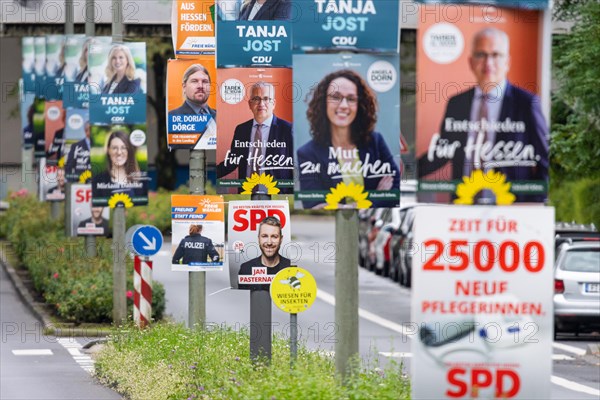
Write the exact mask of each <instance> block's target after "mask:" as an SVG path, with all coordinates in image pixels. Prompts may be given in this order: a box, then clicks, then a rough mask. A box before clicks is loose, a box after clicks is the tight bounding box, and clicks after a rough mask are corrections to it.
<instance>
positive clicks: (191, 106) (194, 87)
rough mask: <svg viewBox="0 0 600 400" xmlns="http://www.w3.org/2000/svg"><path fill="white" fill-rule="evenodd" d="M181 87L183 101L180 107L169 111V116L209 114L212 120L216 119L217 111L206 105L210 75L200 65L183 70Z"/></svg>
mask: <svg viewBox="0 0 600 400" xmlns="http://www.w3.org/2000/svg"><path fill="white" fill-rule="evenodd" d="M181 87H182V88H183V93H184V95H185V101H184V102H183V104H182V105H181V106H179V107H177V108H175V109H173V110H170V111H169V115H196V114H210V116H211V117H212V118H213V119H215V118H217V110H214V109H212V108H211V107H210V106H209V105H208V104H207V101H208V96H209V95H210V75H209V74H208V70H207V69H206V68H204V66H203V65H202V64H192V65H190V66H189V67H188V68H187V69H186V70H185V72H184V73H183V79H182V83H181Z"/></svg>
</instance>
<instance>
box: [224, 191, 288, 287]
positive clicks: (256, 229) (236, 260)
mask: <svg viewBox="0 0 600 400" xmlns="http://www.w3.org/2000/svg"><path fill="white" fill-rule="evenodd" d="M227 226H228V228H227V232H228V242H227V254H228V260H229V277H230V281H231V287H232V288H233V289H245V290H269V286H270V284H271V281H272V280H273V277H274V276H275V274H277V272H279V271H281V270H282V269H284V268H287V267H289V266H290V265H291V260H290V258H289V253H291V254H295V253H292V252H291V251H290V247H291V246H292V244H291V242H290V235H291V229H290V209H289V203H288V202H287V201H286V200H269V201H230V202H229V212H228V224H227Z"/></svg>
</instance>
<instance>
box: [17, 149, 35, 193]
mask: <svg viewBox="0 0 600 400" xmlns="http://www.w3.org/2000/svg"><path fill="white" fill-rule="evenodd" d="M33 152H34V150H33V148H30V149H22V151H21V157H22V160H23V165H22V167H21V185H22V187H24V188H25V189H27V191H28V192H30V193H36V190H37V189H36V187H37V178H36V169H35V167H34V165H33V159H34V157H33ZM31 176H33V180H32V179H31V178H30V177H31Z"/></svg>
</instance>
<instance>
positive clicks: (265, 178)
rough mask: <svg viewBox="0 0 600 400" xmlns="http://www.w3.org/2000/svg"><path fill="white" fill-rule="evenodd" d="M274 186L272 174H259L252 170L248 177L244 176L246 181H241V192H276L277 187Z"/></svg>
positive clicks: (275, 184)
mask: <svg viewBox="0 0 600 400" xmlns="http://www.w3.org/2000/svg"><path fill="white" fill-rule="evenodd" d="M276 186H277V181H274V180H273V176H272V175H267V174H265V173H264V172H263V173H262V174H260V175H259V174H257V173H256V172H254V173H253V174H252V175H251V176H250V177H249V178H246V182H244V183H242V189H244V191H243V192H242V193H241V194H255V193H262V194H278V193H279V189H278V188H277V187H276Z"/></svg>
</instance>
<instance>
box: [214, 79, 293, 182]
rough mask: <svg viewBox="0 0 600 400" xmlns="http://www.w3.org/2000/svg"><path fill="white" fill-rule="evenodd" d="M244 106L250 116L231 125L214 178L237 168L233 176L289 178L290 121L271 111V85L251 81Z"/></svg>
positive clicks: (273, 93) (290, 173) (291, 174)
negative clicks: (255, 175) (227, 145)
mask: <svg viewBox="0 0 600 400" xmlns="http://www.w3.org/2000/svg"><path fill="white" fill-rule="evenodd" d="M248 106H249V108H250V110H251V111H252V114H253V116H254V118H252V119H250V120H248V121H246V122H244V123H241V124H239V125H238V126H237V127H236V128H235V132H234V134H233V140H232V141H231V146H230V148H229V150H228V151H227V154H226V155H225V160H224V161H223V162H221V163H220V164H219V165H218V166H217V178H219V179H221V178H224V177H225V176H226V175H228V174H230V173H232V172H233V171H237V177H236V178H237V179H245V178H246V177H249V176H251V175H252V173H255V172H256V173H259V174H260V173H265V174H268V175H271V176H273V178H274V179H275V180H279V179H286V180H293V179H294V156H293V154H294V153H293V141H292V140H293V139H292V124H290V123H289V122H287V121H285V120H283V119H281V118H277V117H276V116H275V115H274V114H273V110H274V109H275V89H274V88H273V85H271V84H270V83H265V82H258V83H256V84H254V85H253V86H252V88H251V90H250V99H249V100H248ZM233 179H235V178H233ZM288 192H289V193H291V192H292V189H291V188H290V189H289V190H288V189H287V188H285V189H281V193H288Z"/></svg>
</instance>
